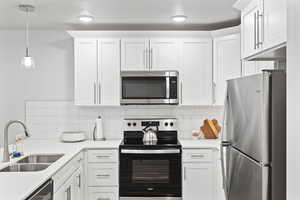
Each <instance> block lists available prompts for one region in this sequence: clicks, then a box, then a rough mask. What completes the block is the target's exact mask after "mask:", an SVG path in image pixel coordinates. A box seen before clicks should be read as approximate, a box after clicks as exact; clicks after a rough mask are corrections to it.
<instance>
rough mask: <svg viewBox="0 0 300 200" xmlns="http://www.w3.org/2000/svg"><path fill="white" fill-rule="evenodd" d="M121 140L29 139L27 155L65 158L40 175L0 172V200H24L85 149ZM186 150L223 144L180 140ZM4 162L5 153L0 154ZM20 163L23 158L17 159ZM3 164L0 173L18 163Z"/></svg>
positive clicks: (109, 145)
mask: <svg viewBox="0 0 300 200" xmlns="http://www.w3.org/2000/svg"><path fill="white" fill-rule="evenodd" d="M120 142H121V141H120V140H106V141H90V140H89V141H84V142H79V143H61V142H59V141H55V140H34V139H27V140H25V141H24V142H23V149H24V152H26V153H25V155H29V154H43V153H50V154H52V153H64V156H63V157H62V158H60V159H59V160H57V161H56V162H54V163H53V164H52V165H50V166H49V167H48V168H47V169H45V170H43V171H39V172H0V199H6V200H22V199H25V198H26V197H28V196H29V195H30V194H31V193H32V192H33V191H35V190H36V189H37V188H39V187H40V186H41V185H42V184H43V183H44V182H45V181H47V180H48V179H49V178H51V177H52V176H53V175H54V174H55V173H56V172H58V171H59V169H61V168H62V167H63V166H64V165H65V164H67V162H68V161H70V160H71V159H72V158H73V157H74V156H76V155H77V154H78V153H79V152H80V151H82V150H83V149H95V148H97V149H117V148H118V147H119V144H120ZM180 142H181V144H182V147H183V148H184V149H189V148H191V149H193V148H216V149H219V146H220V140H180ZM0 153H1V154H0V160H2V150H1V151H0ZM18 159H20V158H18ZM18 159H12V161H11V162H10V163H0V169H2V168H4V167H6V166H8V165H10V164H11V163H13V162H16V161H17V160H18Z"/></svg>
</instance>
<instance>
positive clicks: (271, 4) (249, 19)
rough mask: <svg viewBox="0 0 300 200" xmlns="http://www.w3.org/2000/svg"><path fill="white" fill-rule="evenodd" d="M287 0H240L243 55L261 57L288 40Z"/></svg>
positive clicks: (246, 57)
mask: <svg viewBox="0 0 300 200" xmlns="http://www.w3.org/2000/svg"><path fill="white" fill-rule="evenodd" d="M286 1H287V0H238V1H237V2H236V4H235V5H234V7H236V8H237V9H240V10H241V28H242V30H241V33H242V35H241V37H242V57H243V58H244V59H249V58H253V57H259V55H260V54H261V53H264V52H266V51H268V52H269V51H272V50H274V49H276V48H277V47H281V45H284V44H285V42H286V34H287V25H286V19H287V6H286Z"/></svg>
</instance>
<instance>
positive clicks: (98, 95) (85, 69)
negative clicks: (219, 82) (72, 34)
mask: <svg viewBox="0 0 300 200" xmlns="http://www.w3.org/2000/svg"><path fill="white" fill-rule="evenodd" d="M119 42H120V41H119V40H118V39H75V45H74V48H75V105H82V106H85V105H120V103H119V89H120V85H119V79H120V78H119V77H120V76H119V74H120V62H119V60H120V55H119V54H120V53H119V51H120V50H119V48H120V45H119V44H120V43H119Z"/></svg>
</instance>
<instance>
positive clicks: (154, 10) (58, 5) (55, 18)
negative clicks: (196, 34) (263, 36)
mask: <svg viewBox="0 0 300 200" xmlns="http://www.w3.org/2000/svg"><path fill="white" fill-rule="evenodd" d="M235 1H236V0H0V28H1V29H20V28H23V27H24V16H25V15H24V13H21V12H20V11H19V10H18V8H17V6H18V4H21V3H29V4H32V5H34V6H35V7H36V11H35V12H34V14H33V15H32V17H31V21H32V22H31V24H32V25H31V26H32V27H34V28H36V29H94V28H95V29H97V28H101V27H102V28H111V29H114V28H118V27H123V28H126V27H128V28H129V29H130V27H131V28H132V29H134V28H135V27H137V26H145V25H146V26H153V27H157V28H162V29H164V28H166V27H168V26H169V27H177V28H179V29H180V26H185V27H190V28H195V29H197V28H201V27H202V28H207V29H209V27H210V28H213V27H214V26H215V27H217V26H230V25H236V24H238V23H239V12H238V11H237V10H235V9H234V8H233V7H232V5H233V3H234V2H235ZM82 9H87V10H89V11H90V12H91V13H92V14H93V15H94V16H95V21H94V22H93V23H92V24H89V25H82V24H80V23H79V22H78V20H77V16H78V15H79V13H80V11H81V10H82ZM181 9H182V10H183V11H184V12H185V15H187V16H188V20H187V22H186V23H185V25H174V24H173V23H172V21H171V19H170V17H171V16H172V15H174V14H175V12H176V10H181ZM207 25H210V26H207ZM146 26H145V27H146Z"/></svg>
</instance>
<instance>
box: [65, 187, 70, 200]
mask: <svg viewBox="0 0 300 200" xmlns="http://www.w3.org/2000/svg"><path fill="white" fill-rule="evenodd" d="M65 192H66V193H67V199H66V200H71V186H69V187H68V188H67V190H66V191H65Z"/></svg>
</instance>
